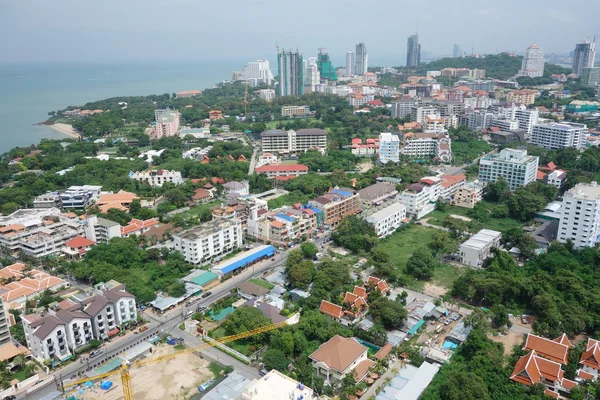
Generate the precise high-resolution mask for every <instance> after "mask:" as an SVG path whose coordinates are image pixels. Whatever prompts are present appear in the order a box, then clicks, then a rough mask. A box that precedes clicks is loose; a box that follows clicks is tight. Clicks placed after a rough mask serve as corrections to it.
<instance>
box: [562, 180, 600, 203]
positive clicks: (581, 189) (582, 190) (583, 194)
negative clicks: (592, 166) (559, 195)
mask: <svg viewBox="0 0 600 400" xmlns="http://www.w3.org/2000/svg"><path fill="white" fill-rule="evenodd" d="M565 196H571V197H575V198H580V199H587V200H600V186H598V184H597V183H596V182H595V181H593V182H591V183H578V184H577V185H575V187H573V188H571V189H569V190H568V191H567V192H566V193H565Z"/></svg>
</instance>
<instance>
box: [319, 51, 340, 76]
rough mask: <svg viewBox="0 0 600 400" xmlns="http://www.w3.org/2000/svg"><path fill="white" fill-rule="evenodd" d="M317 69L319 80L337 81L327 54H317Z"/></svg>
mask: <svg viewBox="0 0 600 400" xmlns="http://www.w3.org/2000/svg"><path fill="white" fill-rule="evenodd" d="M317 67H318V68H319V74H320V75H321V80H325V79H326V80H328V81H337V78H338V77H337V74H336V73H335V67H334V66H333V63H332V62H331V60H330V59H329V54H327V53H319V57H318V58H317Z"/></svg>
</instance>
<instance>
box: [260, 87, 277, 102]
mask: <svg viewBox="0 0 600 400" xmlns="http://www.w3.org/2000/svg"><path fill="white" fill-rule="evenodd" d="M258 96H259V97H260V98H261V99H262V100H264V101H269V102H270V101H273V99H274V98H275V90H274V89H260V90H259V91H258Z"/></svg>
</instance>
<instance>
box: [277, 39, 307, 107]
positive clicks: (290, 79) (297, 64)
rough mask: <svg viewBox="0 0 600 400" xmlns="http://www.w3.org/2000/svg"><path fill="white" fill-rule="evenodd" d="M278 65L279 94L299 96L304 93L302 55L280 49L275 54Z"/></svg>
mask: <svg viewBox="0 0 600 400" xmlns="http://www.w3.org/2000/svg"><path fill="white" fill-rule="evenodd" d="M277 64H278V67H279V86H278V87H279V95H280V96H300V95H302V94H304V68H303V62H302V55H301V54H300V53H298V51H296V52H292V51H288V52H286V51H285V50H282V51H281V52H280V53H278V54H277Z"/></svg>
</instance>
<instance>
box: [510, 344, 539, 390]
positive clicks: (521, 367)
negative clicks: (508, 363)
mask: <svg viewBox="0 0 600 400" xmlns="http://www.w3.org/2000/svg"><path fill="white" fill-rule="evenodd" d="M510 379H511V380H513V381H515V382H519V383H522V384H523V385H527V386H532V385H535V384H536V383H540V381H541V380H542V374H541V373H540V370H539V368H538V366H537V363H536V357H535V351H531V352H529V353H528V354H526V355H524V356H523V357H521V358H519V361H517V363H516V364H515V368H514V369H513V372H512V374H511V376H510Z"/></svg>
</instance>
